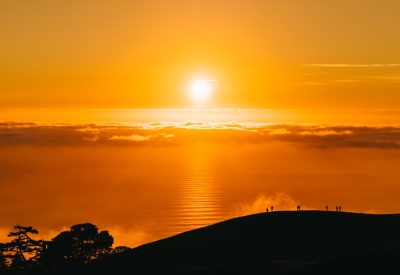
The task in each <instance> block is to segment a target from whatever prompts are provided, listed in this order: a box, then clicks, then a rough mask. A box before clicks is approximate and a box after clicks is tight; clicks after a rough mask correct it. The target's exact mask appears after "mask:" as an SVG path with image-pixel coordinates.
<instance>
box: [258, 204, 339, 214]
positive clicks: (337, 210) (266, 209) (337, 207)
mask: <svg viewBox="0 0 400 275" xmlns="http://www.w3.org/2000/svg"><path fill="white" fill-rule="evenodd" d="M300 210H301V207H300V205H297V211H300ZM325 210H326V211H329V207H328V205H327V206H326V207H325ZM265 211H266V212H267V213H268V212H269V208H268V207H267V208H265ZM272 211H274V206H273V205H271V212H272ZM336 212H342V206H340V205H339V206H336Z"/></svg>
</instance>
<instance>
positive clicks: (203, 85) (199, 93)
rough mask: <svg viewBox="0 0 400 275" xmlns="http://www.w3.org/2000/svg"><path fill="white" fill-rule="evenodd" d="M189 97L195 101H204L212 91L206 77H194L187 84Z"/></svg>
mask: <svg viewBox="0 0 400 275" xmlns="http://www.w3.org/2000/svg"><path fill="white" fill-rule="evenodd" d="M189 93H190V97H191V98H192V100H193V101H194V102H195V103H205V102H206V101H207V100H208V99H209V97H210V96H211V93H212V85H211V81H210V80H207V79H195V80H193V81H192V82H191V83H190V86H189Z"/></svg>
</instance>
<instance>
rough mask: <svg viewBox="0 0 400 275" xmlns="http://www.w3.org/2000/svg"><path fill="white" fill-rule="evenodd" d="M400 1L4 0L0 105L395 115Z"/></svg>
mask: <svg viewBox="0 0 400 275" xmlns="http://www.w3.org/2000/svg"><path fill="white" fill-rule="evenodd" d="M399 13H400V3H399V1H397V0H384V1H378V0H351V1H348V0H335V1H315V0H302V1H297V0H283V1H273V0H267V1H264V0H250V1H239V0H229V1H228V0H217V1H209V0H205V1H182V0H170V1H156V0H149V1H124V0H120V1H118V3H114V2H110V1H104V0H96V1H91V0H85V1H56V2H54V1H50V0H42V1H35V2H32V1H8V0H7V1H1V3H0V32H1V34H2V37H1V39H2V41H3V43H1V44H0V60H1V62H0V107H1V108H27V107H30V108H39V107H40V108H50V107H52V108H54V107H56V108H61V107H63V108H78V107H80V108H176V107H182V106H190V105H192V102H191V101H190V99H189V98H188V96H187V87H188V85H189V83H190V81H191V79H192V78H195V77H206V78H210V79H213V80H214V81H215V92H214V95H213V97H212V98H211V100H210V101H209V102H208V104H209V105H211V106H217V107H235V108H252V107H257V108H272V109H277V108H278V109H279V108H286V109H288V108H289V109H316V108H317V109H326V108H333V109H338V108H339V109H352V108H363V109H365V108H367V109H378V108H379V109H386V108H390V109H393V108H398V102H399V100H400V96H399V93H398V90H399V87H400V86H399V85H400V52H399V50H398V49H399V48H400V37H399V35H398V25H399V23H400V19H399V17H398V14H399Z"/></svg>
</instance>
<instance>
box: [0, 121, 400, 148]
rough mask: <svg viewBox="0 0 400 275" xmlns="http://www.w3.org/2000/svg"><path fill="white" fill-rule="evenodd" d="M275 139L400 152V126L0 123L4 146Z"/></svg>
mask: <svg viewBox="0 0 400 275" xmlns="http://www.w3.org/2000/svg"><path fill="white" fill-rule="evenodd" d="M273 141H280V142H287V143H291V144H297V145H300V146H306V147H315V148H338V147H347V148H400V127H366V126H365V127H358V126H310V125H268V124H260V123H237V122H231V123H206V122H186V123H137V124H129V125H117V124H110V125H95V124H80V125H38V124H33V123H10V122H7V123H0V146H18V145H30V146H180V145H187V144H191V143H196V142H205V143H223V144H236V143H247V144H258V143H268V142H273Z"/></svg>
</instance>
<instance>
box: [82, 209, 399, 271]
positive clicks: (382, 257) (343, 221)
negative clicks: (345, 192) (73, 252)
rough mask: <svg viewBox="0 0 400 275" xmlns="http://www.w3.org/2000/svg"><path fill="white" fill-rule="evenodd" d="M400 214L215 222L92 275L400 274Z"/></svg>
mask: <svg viewBox="0 0 400 275" xmlns="http://www.w3.org/2000/svg"><path fill="white" fill-rule="evenodd" d="M399 263H400V215H397V214H393V215H372V214H355V213H344V212H325V211H324V212H322V211H300V212H291V211H288V212H272V213H261V214H255V215H250V216H245V217H240V218H235V219H231V220H227V221H224V222H220V223H217V224H214V225H211V226H207V227H204V228H200V229H196V230H192V231H189V232H185V233H182V234H179V235H176V236H173V237H170V238H167V239H163V240H160V241H156V242H153V243H149V244H146V245H143V246H140V247H138V248H135V249H132V250H130V251H127V252H125V253H121V254H117V255H112V256H110V257H108V258H106V259H103V260H101V261H98V262H96V263H94V264H92V265H90V266H87V267H86V268H88V270H86V272H88V273H96V274H128V273H129V274H348V273H349V274H350V273H353V274H367V273H368V274H400V273H399V271H400V264H399Z"/></svg>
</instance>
